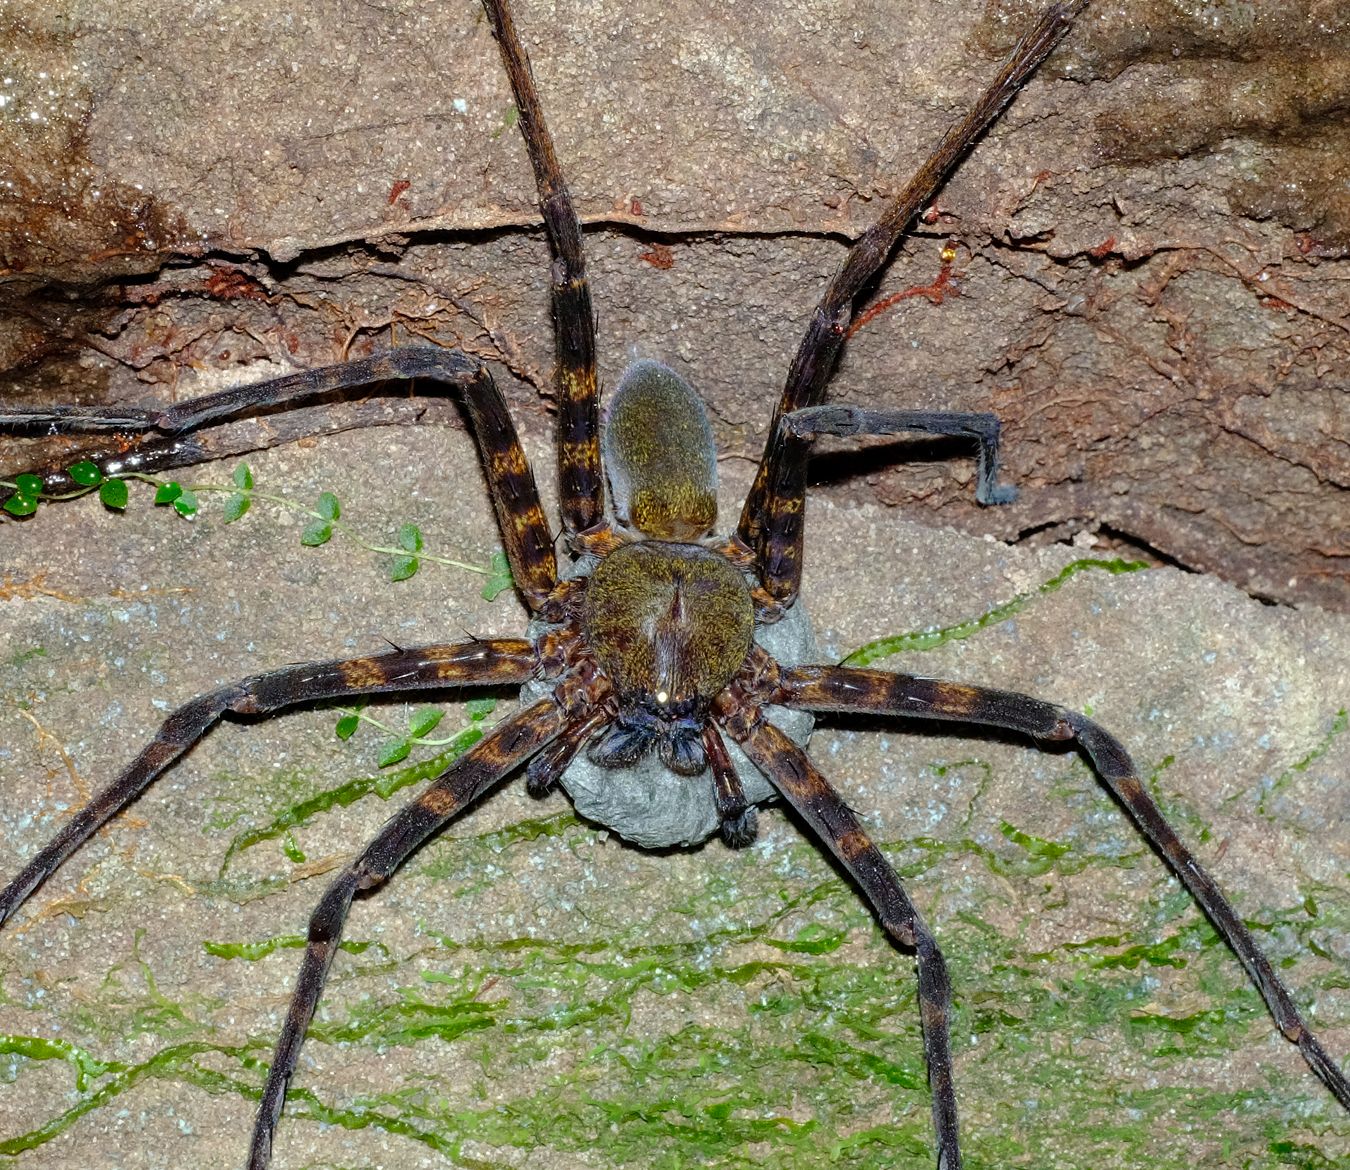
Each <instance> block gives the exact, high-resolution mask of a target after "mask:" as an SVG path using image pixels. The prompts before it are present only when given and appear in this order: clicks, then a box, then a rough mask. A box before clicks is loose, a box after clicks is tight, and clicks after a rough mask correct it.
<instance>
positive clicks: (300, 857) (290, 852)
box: [281, 833, 305, 865]
mask: <svg viewBox="0 0 1350 1170" xmlns="http://www.w3.org/2000/svg"><path fill="white" fill-rule="evenodd" d="M281 851H282V852H283V853H284V854H285V855H286V856H287V857H288V858H289V859H290V860H291V861H294V862H295V863H296V864H297V865H299V864H300V862H302V861H304V860H305V851H304V850H303V849H301V848H300V846H299V845H298V844H296V840H295V837H294V836H293V835H292V834H290V833H287V834H286V836H285V837H283V838H282V839H281Z"/></svg>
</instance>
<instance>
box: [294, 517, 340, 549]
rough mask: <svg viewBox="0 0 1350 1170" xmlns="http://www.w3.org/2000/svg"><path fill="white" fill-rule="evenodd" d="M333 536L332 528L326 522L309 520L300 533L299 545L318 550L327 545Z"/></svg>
mask: <svg viewBox="0 0 1350 1170" xmlns="http://www.w3.org/2000/svg"><path fill="white" fill-rule="evenodd" d="M332 536H333V526H332V525H331V524H329V523H328V521H327V520H311V521H310V522H309V523H308V524H306V525H305V530H304V531H303V532H302V533H300V543H301V544H303V545H305V546H306V547H307V548H318V547H319V545H321V544H327V543H328V542H329V540H330V539H332Z"/></svg>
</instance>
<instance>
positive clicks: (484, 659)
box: [0, 638, 537, 923]
mask: <svg viewBox="0 0 1350 1170" xmlns="http://www.w3.org/2000/svg"><path fill="white" fill-rule="evenodd" d="M536 661H537V659H536V656H535V653H534V647H533V646H532V645H531V643H529V642H527V641H525V640H524V639H523V638H491V639H488V640H485V641H477V642H461V643H458V644H456V645H441V646H423V647H421V648H420V649H417V650H397V651H393V652H391V653H388V654H374V655H371V656H370V657H367V658H339V659H334V660H333V661H331V662H307V663H304V664H302V665H299V666H283V667H282V668H281V669H279V670H270V671H267V672H265V673H263V674H255V675H250V676H249V677H248V678H245V679H241V680H240V681H238V682H235V683H230V684H228V685H226V686H223V687H219V688H217V689H216V690H214V691H209V692H207V693H206V694H204V695H198V696H197V697H196V698H195V699H190V700H188V702H186V703H184V704H183V705H182V706H181V707H178V708H177V709H175V710H174V711H173V713H172V714H170V715H169V717H168V718H167V719H165V720H164V722H163V724H161V725H160V728H159V730H158V731H157V732H156V733H155V737H154V739H152V740H151V741H150V742H149V743H148V744H147V745H146V746H145V747H144V748H142V749H141V751H140V754H138V755H137V756H136V758H135V759H134V760H132V761H131V763H130V764H128V765H127V766H126V768H125V769H123V771H122V773H121V774H120V775H119V776H118V777H117V778H116V779H115V780H113V781H112V783H110V784H109V785H108V786H107V787H105V788H104V789H102V790H101V791H100V792H99V793H97V794H96V795H95V796H94V798H93V799H92V800H90V801H89V803H88V804H86V805H85V806H84V807H83V808H81V809H80V810H79V811H78V812H77V813H75V815H74V816H72V817H71V818H70V819H69V820H68V821H66V822H65V824H63V825H62V826H61V830H60V832H58V833H57V834H56V836H55V837H54V838H52V840H51V841H49V842H48V843H47V844H46V845H45V846H44V847H43V848H42V849H41V850H40V851H39V852H38V853H37V854H36V856H34V857H33V859H32V860H31V861H30V862H29V863H28V864H27V865H25V866H24V867H23V869H22V870H21V871H20V873H19V875H18V876H17V877H16V878H15V879H14V880H13V881H12V882H10V883H9V885H7V886H6V887H5V888H4V890H3V891H0V923H4V922H5V921H7V920H8V919H9V918H10V917H11V915H13V913H14V911H16V910H17V909H18V908H19V907H20V906H22V905H23V904H24V902H25V901H27V899H28V896H29V895H30V894H31V893H32V892H33V891H34V890H36V889H37V888H38V886H40V885H41V884H42V883H43V882H44V881H46V880H47V878H49V877H50V876H51V875H52V874H53V873H55V872H56V870H57V869H58V868H60V866H61V864H62V862H64V861H65V860H66V858H68V857H69V856H70V855H71V854H72V853H74V852H75V850H76V849H78V848H79V847H80V846H81V845H83V844H84V843H85V842H86V841H87V840H89V838H90V837H92V836H93V835H94V834H95V833H96V832H97V831H98V830H99V829H101V828H102V827H103V826H104V825H106V824H107V823H108V822H109V821H110V820H112V818H113V817H114V816H116V815H117V813H118V812H119V811H120V810H121V809H123V808H124V807H126V805H128V804H130V803H131V801H133V800H135V799H136V797H138V796H140V795H141V793H143V792H144V791H145V790H146V789H147V788H149V787H150V785H151V784H153V783H154V782H155V781H156V780H157V779H158V778H159V777H160V776H161V775H163V773H164V772H165V771H166V770H167V769H168V768H169V767H170V766H171V765H173V764H174V763H176V762H177V761H178V760H179V759H180V758H181V757H182V756H183V755H184V754H185V753H186V752H187V751H188V750H189V749H190V748H192V747H194V746H195V745H196V744H198V743H200V742H201V741H202V739H204V738H205V737H206V734H207V732H209V731H210V730H211V729H212V728H213V727H214V726H215V725H216V724H217V723H219V722H220V720H221V717H222V716H224V715H227V714H234V715H266V714H270V713H272V712H276V711H282V710H284V709H286V708H287V707H298V706H300V705H301V704H304V703H313V702H318V701H321V700H324V699H343V698H348V697H350V696H354V695H378V694H385V693H388V692H390V691H415V690H425V689H428V688H442V687H457V686H507V685H511V684H515V683H522V682H524V681H525V680H526V679H527V678H529V677H530V675H531V673H532V672H533V670H534V668H535V665H536Z"/></svg>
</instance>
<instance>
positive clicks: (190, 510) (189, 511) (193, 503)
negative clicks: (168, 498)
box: [173, 488, 201, 520]
mask: <svg viewBox="0 0 1350 1170" xmlns="http://www.w3.org/2000/svg"><path fill="white" fill-rule="evenodd" d="M200 507H201V503H200V502H199V501H198V500H197V497H196V496H195V495H193V493H192V492H190V491H188V489H187V488H184V489H183V491H182V494H181V495H180V496H179V497H178V499H176V500H174V502H173V510H174V511H175V512H177V513H178V514H179V515H180V516H182V517H183V519H184V520H191V519H192V518H193V517H194V516H195V515H196V514H197V510H198V509H199V508H200Z"/></svg>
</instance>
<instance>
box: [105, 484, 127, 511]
mask: <svg viewBox="0 0 1350 1170" xmlns="http://www.w3.org/2000/svg"><path fill="white" fill-rule="evenodd" d="M98 498H99V499H100V500H102V501H103V506H104V507H105V508H116V509H117V510H118V511H119V512H120V511H121V510H122V509H123V508H125V507H126V506H127V481H126V480H124V479H105V480H104V481H103V482H102V483H101V484H99V485H98Z"/></svg>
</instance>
